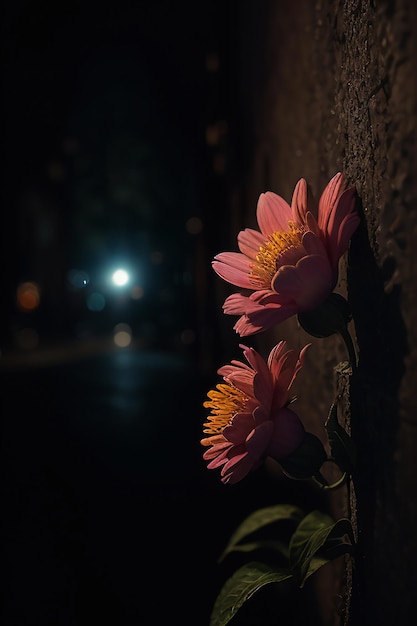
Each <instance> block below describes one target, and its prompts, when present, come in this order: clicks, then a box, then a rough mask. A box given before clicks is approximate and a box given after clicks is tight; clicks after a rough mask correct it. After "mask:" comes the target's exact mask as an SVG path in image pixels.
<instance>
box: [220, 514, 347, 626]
mask: <svg viewBox="0 0 417 626" xmlns="http://www.w3.org/2000/svg"><path fill="white" fill-rule="evenodd" d="M283 520H287V521H290V522H293V523H294V526H295V530H294V532H293V534H292V535H291V538H290V541H289V544H288V546H286V545H285V544H282V543H281V542H279V541H270V540H269V541H264V540H260V541H259V540H258V541H256V540H255V541H251V542H250V543H242V541H243V540H244V539H246V538H247V537H248V536H249V535H252V534H254V533H255V532H256V531H259V530H260V529H263V528H265V527H266V526H267V525H270V524H273V523H276V522H281V521H283ZM353 544H354V535H353V529H352V526H351V523H350V520H349V519H347V518H342V519H340V520H338V521H337V522H333V520H332V518H331V517H330V516H328V515H326V514H324V513H322V512H320V511H312V512H310V513H308V514H307V515H304V513H303V511H302V510H301V509H300V508H299V507H297V506H294V505H291V504H281V505H275V506H270V507H265V508H262V509H259V510H258V511H255V512H254V513H252V514H251V515H249V516H248V517H247V518H246V519H245V520H244V521H243V522H242V524H240V525H239V527H238V528H237V529H236V531H235V532H234V533H233V535H232V537H231V538H230V541H229V543H228V545H227V547H226V549H225V550H224V552H223V554H222V555H221V557H220V560H223V559H224V558H225V557H226V556H227V555H228V554H230V553H231V552H250V551H254V550H257V549H258V550H259V549H262V548H264V547H268V548H271V546H272V547H274V548H275V549H276V550H278V551H279V552H280V553H281V555H284V556H286V559H287V562H288V563H287V566H285V567H274V566H271V565H270V564H267V563H263V562H260V561H251V562H249V563H247V564H245V565H243V566H242V567H240V568H239V569H238V570H236V571H235V572H234V574H233V575H232V576H231V577H230V578H229V579H228V580H227V581H226V582H225V584H224V586H223V587H222V589H221V591H220V593H219V595H218V596H217V598H216V601H215V603H214V607H213V610H212V614H211V618H210V626H225V625H226V624H228V623H229V622H230V620H231V619H232V618H233V617H234V616H235V615H236V613H237V611H238V610H239V609H240V608H241V607H242V605H243V604H244V603H245V602H247V601H248V600H249V598H251V597H252V596H253V595H254V594H255V593H256V592H258V591H259V590H260V589H261V588H263V587H264V586H265V585H268V584H271V583H280V584H283V583H285V582H286V583H289V584H290V585H292V586H297V587H301V588H302V587H303V586H304V584H305V582H306V580H307V579H308V578H309V577H310V576H311V575H312V574H314V572H316V571H317V570H318V569H319V568H320V567H322V566H323V565H325V564H326V563H328V562H329V561H330V560H332V559H335V558H337V557H338V556H340V555H341V554H344V553H349V554H352V553H353V550H354V545H353Z"/></svg>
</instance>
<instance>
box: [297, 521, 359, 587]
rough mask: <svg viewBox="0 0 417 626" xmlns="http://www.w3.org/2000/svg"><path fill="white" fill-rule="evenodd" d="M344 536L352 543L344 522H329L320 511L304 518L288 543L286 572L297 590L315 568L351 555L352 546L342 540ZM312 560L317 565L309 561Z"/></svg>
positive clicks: (351, 532) (350, 528) (346, 523)
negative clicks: (292, 576)
mask: <svg viewBox="0 0 417 626" xmlns="http://www.w3.org/2000/svg"><path fill="white" fill-rule="evenodd" d="M346 534H347V535H348V537H349V539H350V540H351V541H353V529H352V525H351V522H350V520H349V519H347V518H342V519H340V520H338V521H337V522H333V520H332V519H331V517H330V516H329V515H326V514H325V513H322V512H320V511H312V512H311V513H309V514H308V515H306V517H305V518H304V519H303V520H302V521H301V522H300V524H299V525H298V527H297V529H296V531H295V532H294V534H293V536H292V537H291V540H290V569H291V571H292V572H293V574H294V577H295V579H296V581H297V583H298V584H299V585H300V587H303V586H304V583H305V581H306V579H307V578H308V577H309V576H310V575H311V574H312V573H314V571H316V570H317V569H318V567H321V566H322V565H324V564H325V563H327V562H328V561H330V560H332V559H334V558H336V557H337V556H340V555H341V554H344V553H346V552H349V553H351V552H352V551H353V546H352V544H350V543H346V542H345V541H343V539H342V537H343V536H345V535H346ZM319 552H320V554H318V553H319ZM313 557H314V558H319V559H320V562H315V561H313ZM320 563H321V564H320Z"/></svg>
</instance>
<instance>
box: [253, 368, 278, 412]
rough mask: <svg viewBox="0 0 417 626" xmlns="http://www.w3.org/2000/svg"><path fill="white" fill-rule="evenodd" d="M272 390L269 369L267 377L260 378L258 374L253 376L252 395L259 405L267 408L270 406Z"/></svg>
mask: <svg viewBox="0 0 417 626" xmlns="http://www.w3.org/2000/svg"><path fill="white" fill-rule="evenodd" d="M273 390H274V387H273V383H272V377H271V373H270V371H269V369H268V376H267V377H266V376H262V375H261V374H259V373H258V374H255V376H254V379H253V393H254V395H255V398H257V400H258V402H259V403H260V404H262V405H263V406H266V407H269V405H270V404H271V399H272V393H273Z"/></svg>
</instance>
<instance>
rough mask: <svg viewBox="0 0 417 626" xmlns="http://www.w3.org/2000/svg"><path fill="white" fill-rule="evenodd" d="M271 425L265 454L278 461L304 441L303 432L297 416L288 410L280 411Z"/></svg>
mask: <svg viewBox="0 0 417 626" xmlns="http://www.w3.org/2000/svg"><path fill="white" fill-rule="evenodd" d="M273 423H274V429H273V434H272V436H271V439H270V442H269V446H268V449H267V454H268V456H271V457H272V458H273V459H276V460H277V461H279V459H283V458H285V457H286V456H288V455H289V454H291V452H293V451H294V450H295V449H296V448H298V446H299V445H300V443H301V442H302V441H303V439H304V435H305V430H304V426H303V424H302V422H301V420H300V418H299V417H298V415H297V414H296V413H294V411H291V409H288V408H284V409H281V410H280V411H279V412H278V414H277V416H276V417H274V420H273Z"/></svg>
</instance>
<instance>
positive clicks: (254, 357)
mask: <svg viewBox="0 0 417 626" xmlns="http://www.w3.org/2000/svg"><path fill="white" fill-rule="evenodd" d="M241 347H242V346H241ZM243 354H244V355H245V358H246V359H247V361H248V363H250V365H251V366H252V368H253V369H254V370H255V372H259V373H260V375H261V376H262V377H263V378H269V377H270V376H271V374H270V372H269V368H268V366H267V364H266V363H265V361H264V359H263V358H262V357H261V355H260V354H258V352H256V350H254V349H253V348H246V347H244V349H243Z"/></svg>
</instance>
